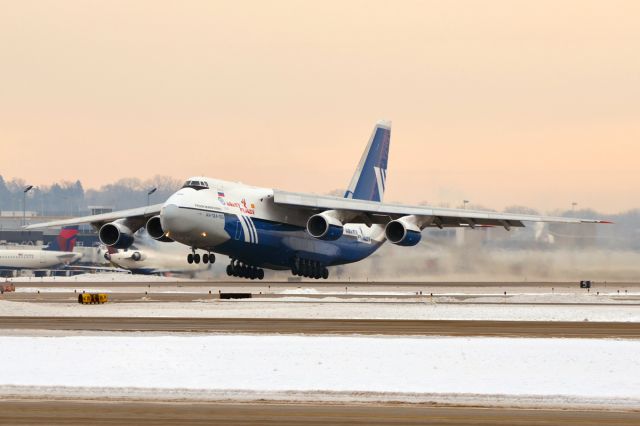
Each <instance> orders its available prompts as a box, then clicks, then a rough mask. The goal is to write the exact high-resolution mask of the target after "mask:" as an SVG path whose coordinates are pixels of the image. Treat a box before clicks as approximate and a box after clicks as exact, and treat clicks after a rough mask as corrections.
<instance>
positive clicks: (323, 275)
mask: <svg viewBox="0 0 640 426" xmlns="http://www.w3.org/2000/svg"><path fill="white" fill-rule="evenodd" d="M327 278H329V270H328V269H327V268H323V269H322V279H323V280H326V279H327Z"/></svg>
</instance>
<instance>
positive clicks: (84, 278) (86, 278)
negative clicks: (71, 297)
mask: <svg viewBox="0 0 640 426" xmlns="http://www.w3.org/2000/svg"><path fill="white" fill-rule="evenodd" d="M6 281H8V282H13V283H51V284H54V283H72V282H79V283H85V282H99V283H100V282H117V283H121V282H178V281H189V279H187V278H176V277H159V276H157V275H134V274H129V273H123V272H109V273H96V274H78V275H74V276H72V277H15V278H7V279H6Z"/></svg>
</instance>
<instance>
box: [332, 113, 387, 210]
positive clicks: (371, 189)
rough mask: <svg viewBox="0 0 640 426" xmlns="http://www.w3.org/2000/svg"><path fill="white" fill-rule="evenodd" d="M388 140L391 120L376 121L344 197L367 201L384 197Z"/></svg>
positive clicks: (379, 199)
mask: <svg viewBox="0 0 640 426" xmlns="http://www.w3.org/2000/svg"><path fill="white" fill-rule="evenodd" d="M390 141H391V122H390V121H379V122H377V123H376V125H375V127H374V128H373V133H372V134H371V137H370V138H369V143H368V144H367V148H366V149H365V150H364V153H363V154H362V157H361V158H360V163H358V168H357V169H356V172H355V173H354V174H353V178H351V183H350V184H349V188H348V189H347V192H345V194H344V198H353V199H356V200H369V201H382V200H383V199H384V188H385V186H386V183H387V161H388V159H389V143H390Z"/></svg>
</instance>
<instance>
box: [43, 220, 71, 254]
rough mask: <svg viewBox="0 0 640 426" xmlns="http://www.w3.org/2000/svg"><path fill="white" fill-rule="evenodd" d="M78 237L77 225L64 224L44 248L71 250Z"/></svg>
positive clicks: (49, 249)
mask: <svg viewBox="0 0 640 426" xmlns="http://www.w3.org/2000/svg"><path fill="white" fill-rule="evenodd" d="M77 238H78V225H73V226H65V227H64V228H62V229H61V230H60V234H58V236H57V237H56V239H55V240H53V241H52V242H51V243H50V244H49V245H48V246H47V247H46V248H45V249H43V250H48V251H73V248H74V247H75V246H76V239H77Z"/></svg>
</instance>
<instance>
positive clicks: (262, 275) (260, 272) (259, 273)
mask: <svg viewBox="0 0 640 426" xmlns="http://www.w3.org/2000/svg"><path fill="white" fill-rule="evenodd" d="M258 279H259V280H262V279H264V270H263V269H258Z"/></svg>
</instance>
